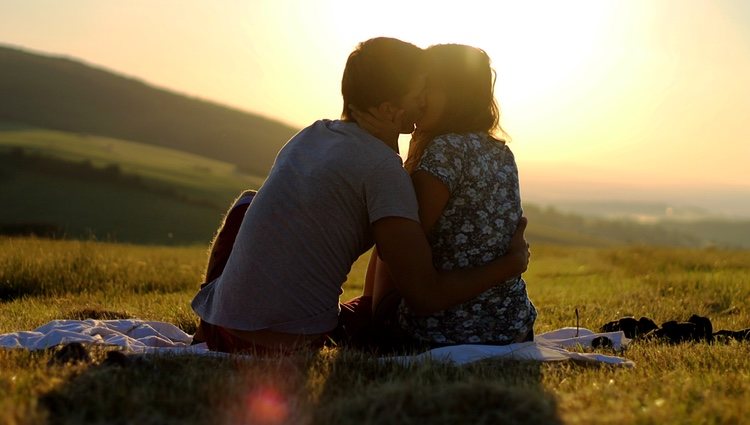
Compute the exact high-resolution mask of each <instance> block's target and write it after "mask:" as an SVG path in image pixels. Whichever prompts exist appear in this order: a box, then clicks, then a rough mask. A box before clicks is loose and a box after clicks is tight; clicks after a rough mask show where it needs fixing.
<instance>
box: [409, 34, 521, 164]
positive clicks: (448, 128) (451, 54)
mask: <svg viewBox="0 0 750 425" xmlns="http://www.w3.org/2000/svg"><path fill="white" fill-rule="evenodd" d="M424 60H425V63H426V67H427V68H426V69H427V70H428V71H427V72H428V84H429V87H431V88H435V89H438V90H441V91H443V92H444V93H445V94H446V104H445V109H444V110H443V113H442V115H441V117H440V122H439V123H438V124H437V125H436V127H435V128H433V129H430V130H429V131H424V130H420V129H419V128H418V127H417V129H416V131H415V132H414V133H413V134H412V139H411V142H410V143H409V153H408V156H407V159H406V163H405V167H406V170H407V171H409V172H410V173H411V172H414V170H415V169H416V167H417V164H419V160H420V159H421V158H422V154H423V153H424V151H425V149H426V148H427V146H428V145H429V144H430V142H431V141H432V140H433V139H434V138H435V137H437V136H439V135H441V134H447V133H472V132H487V133H489V134H490V135H492V136H493V137H496V138H498V137H503V136H507V135H506V133H505V131H503V129H502V127H500V109H499V107H498V106H497V102H496V100H495V95H494V89H495V78H496V74H495V70H493V69H492V67H491V65H490V57H489V56H488V55H487V53H486V52H485V51H484V50H482V49H479V48H477V47H472V46H466V45H463V44H437V45H434V46H430V47H428V48H427V49H426V51H425V54H424ZM498 140H499V141H500V142H501V143H504V141H503V139H498Z"/></svg>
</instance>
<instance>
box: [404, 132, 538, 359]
mask: <svg viewBox="0 0 750 425" xmlns="http://www.w3.org/2000/svg"><path fill="white" fill-rule="evenodd" d="M415 171H425V172H427V173H430V174H431V175H433V176H435V177H437V178H438V179H439V180H440V181H441V182H442V183H443V184H445V185H446V186H447V187H448V189H449V191H450V198H449V199H448V202H447V204H446V206H445V209H444V210H443V213H442V215H441V216H440V218H439V219H438V221H437V222H436V223H435V225H434V226H433V228H432V230H431V231H430V233H429V235H428V238H429V241H430V245H431V247H432V253H433V262H434V265H435V267H436V268H437V269H438V270H452V269H456V268H468V267H476V266H480V265H483V264H486V263H488V262H490V261H492V260H494V259H495V258H497V257H500V256H502V255H503V254H504V253H505V252H506V251H507V249H508V246H509V244H510V241H511V238H512V236H513V233H514V232H515V230H516V227H517V225H518V222H519V220H520V219H521V216H522V209H521V199H520V193H519V184H518V170H517V167H516V163H515V159H514V156H513V153H512V152H511V151H510V149H508V147H507V146H506V145H505V144H504V143H502V142H499V141H497V140H495V139H493V138H491V137H490V136H489V135H488V134H487V133H481V132H478V133H468V134H447V135H442V136H439V137H437V138H435V139H434V140H433V141H432V142H431V143H430V145H429V146H428V147H427V148H426V150H425V152H424V154H423V155H422V157H421V159H420V162H419V164H418V166H417V168H416V170H415ZM535 318H536V309H535V308H534V306H533V304H532V303H531V301H530V300H529V299H528V295H527V293H526V284H525V282H524V281H523V279H521V278H520V276H519V277H517V278H514V279H512V280H509V281H507V282H505V283H502V284H499V285H498V286H496V287H494V288H492V289H490V290H489V291H486V292H484V293H482V294H481V295H479V296H478V297H477V298H475V299H473V300H470V301H468V302H465V303H463V304H460V305H458V306H456V307H453V308H451V309H448V310H444V311H442V312H439V313H437V314H433V315H430V316H421V317H418V316H415V315H413V314H411V313H410V312H409V310H408V307H406V305H405V304H403V303H402V305H401V306H400V308H399V323H400V325H401V327H402V328H403V329H404V330H405V331H407V332H408V333H409V334H411V335H412V336H413V337H415V338H417V339H419V340H422V341H426V342H430V343H436V344H457V343H500V344H505V343H511V342H516V341H521V340H524V339H525V338H526V336H527V335H528V334H529V333H530V332H531V331H532V328H533V323H534V320H535Z"/></svg>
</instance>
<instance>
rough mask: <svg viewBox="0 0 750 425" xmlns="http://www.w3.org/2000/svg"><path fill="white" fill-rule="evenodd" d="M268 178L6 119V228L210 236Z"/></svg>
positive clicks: (87, 234) (122, 237)
mask: <svg viewBox="0 0 750 425" xmlns="http://www.w3.org/2000/svg"><path fill="white" fill-rule="evenodd" d="M262 181H263V178H262V177H259V176H250V175H247V174H243V173H239V172H237V170H236V167H235V166H234V165H232V164H229V163H226V162H221V161H218V160H212V159H208V158H205V157H202V156H198V155H194V154H190V153H185V152H184V151H178V150H173V149H169V148H164V147H159V146H153V145H148V144H143V143H137V142H131V141H127V140H121V139H114V138H109V137H99V136H82V135H80V134H77V133H65V132H60V131H54V130H46V129H29V128H16V129H10V128H8V127H7V126H5V127H3V126H2V125H0V199H2V200H3V206H2V208H0V235H28V234H35V235H38V236H55V237H66V238H74V239H81V238H83V239H88V238H91V237H94V238H96V239H100V240H112V241H118V242H132V243H141V244H169V245H185V244H201V245H204V244H207V243H208V241H209V240H210V239H211V237H212V236H213V234H214V232H215V231H216V228H217V227H218V225H219V223H221V220H222V217H223V215H224V212H225V211H226V209H227V207H228V206H229V205H230V204H231V202H232V200H233V199H234V198H235V197H236V196H237V195H238V194H239V193H240V192H241V191H242V190H245V189H248V188H257V187H259V186H260V184H261V183H262Z"/></svg>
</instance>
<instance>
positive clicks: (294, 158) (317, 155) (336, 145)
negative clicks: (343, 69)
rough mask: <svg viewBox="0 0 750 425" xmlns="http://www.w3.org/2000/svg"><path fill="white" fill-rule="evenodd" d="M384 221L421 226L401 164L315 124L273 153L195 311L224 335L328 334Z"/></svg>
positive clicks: (338, 127)
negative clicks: (351, 276) (376, 225)
mask: <svg viewBox="0 0 750 425" xmlns="http://www.w3.org/2000/svg"><path fill="white" fill-rule="evenodd" d="M384 217H405V218H408V219H411V220H415V221H418V220H419V215H418V206H417V201H416V196H415V194H414V189H413V187H412V184H411V180H410V178H409V176H408V174H407V173H406V171H405V170H404V169H403V167H402V164H401V159H400V157H399V156H398V155H397V154H396V152H394V151H393V150H392V149H390V148H389V147H388V146H386V145H385V143H383V142H382V141H380V140H378V139H376V138H375V137H374V136H372V135H370V134H369V133H367V132H365V131H364V130H362V129H361V128H360V127H359V126H357V125H356V124H355V123H351V122H343V121H330V120H321V121H317V122H315V123H314V124H313V125H311V126H309V127H307V128H305V129H303V130H302V131H300V132H299V133H298V134H297V135H296V136H294V137H293V138H292V139H291V140H290V141H289V142H288V143H287V144H286V145H285V146H284V147H283V148H282V149H281V151H280V152H279V155H278V156H277V157H276V162H275V163H274V165H273V168H272V169H271V173H270V175H269V176H268V179H267V180H266V182H265V183H264V184H263V186H262V187H261V188H260V190H259V191H258V194H257V195H256V196H255V199H254V200H253V202H252V204H250V207H249V208H248V210H247V212H246V213H245V217H244V219H243V222H242V225H241V226H240V229H239V232H238V234H237V239H236V241H235V243H234V247H233V248H232V253H231V255H230V256H229V260H228V261H227V265H226V267H225V269H224V272H223V274H222V275H221V276H220V277H219V278H217V279H216V280H214V281H212V282H210V283H209V284H208V285H206V286H205V287H204V288H203V289H202V290H201V291H200V292H199V293H198V295H196V297H195V298H194V299H193V302H192V307H193V310H195V312H196V313H197V314H198V315H199V316H200V317H201V318H202V319H203V320H205V321H206V322H208V323H211V324H214V325H219V326H223V327H226V328H230V329H237V330H245V331H253V330H261V329H267V330H272V331H277V332H288V333H297V334H315V333H323V332H328V331H330V330H332V329H333V328H334V327H336V325H337V323H338V313H339V295H341V293H342V289H341V286H342V285H343V283H344V282H345V281H346V277H347V274H348V273H349V270H350V269H351V265H352V263H353V262H354V261H355V260H356V259H357V258H359V256H360V255H362V254H363V253H364V252H365V251H367V250H368V249H369V248H370V247H372V245H373V239H372V232H371V223H373V222H375V221H377V220H378V219H381V218H384Z"/></svg>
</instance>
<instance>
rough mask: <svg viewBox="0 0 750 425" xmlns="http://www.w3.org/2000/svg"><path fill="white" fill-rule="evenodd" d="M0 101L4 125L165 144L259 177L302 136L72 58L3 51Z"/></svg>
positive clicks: (0, 56)
mask: <svg viewBox="0 0 750 425" xmlns="http://www.w3.org/2000/svg"><path fill="white" fill-rule="evenodd" d="M217 77H220V76H217ZM251 83H252V82H250V81H248V84H251ZM0 99H1V100H0V121H5V122H14V123H19V124H26V125H29V126H32V127H42V128H49V129H57V130H62V131H65V132H71V133H79V134H91V135H98V136H107V137H113V138H118V139H125V140H131V141H136V142H142V143H147V144H152V145H157V146H164V147H168V148H172V149H178V150H182V151H186V152H190V153H195V154H199V155H203V156H206V157H209V158H214V159H218V160H221V161H226V162H229V163H232V164H236V165H237V166H238V167H239V168H240V170H242V171H244V172H247V173H249V174H253V175H259V176H265V175H266V174H267V173H268V170H269V169H270V168H271V165H272V163H273V160H274V158H275V156H276V154H277V153H278V151H279V149H280V148H281V146H283V144H284V143H285V142H286V141H287V140H288V139H289V138H290V137H291V136H292V135H294V134H295V133H296V131H298V129H295V128H292V127H290V126H287V125H285V124H282V123H280V122H277V121H273V120H270V119H267V118H264V117H261V116H258V115H253V114H250V113H247V112H242V111H239V110H236V109H231V108H228V107H225V106H221V105H218V104H215V103H211V102H207V101H203V100H200V99H195V98H190V97H187V96H183V95H180V94H177V93H173V92H170V91H167V90H163V89H160V88H157V87H153V86H150V85H148V84H146V83H143V82H141V81H138V80H134V79H132V78H128V77H124V76H121V75H117V74H114V73H112V72H109V71H105V70H102V69H98V68H95V67H92V66H89V65H86V64H83V63H81V62H78V61H75V60H71V59H67V58H62V57H53V56H44V55H39V54H34V53H29V52H26V51H22V50H18V49H14V48H10V47H4V46H0Z"/></svg>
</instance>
